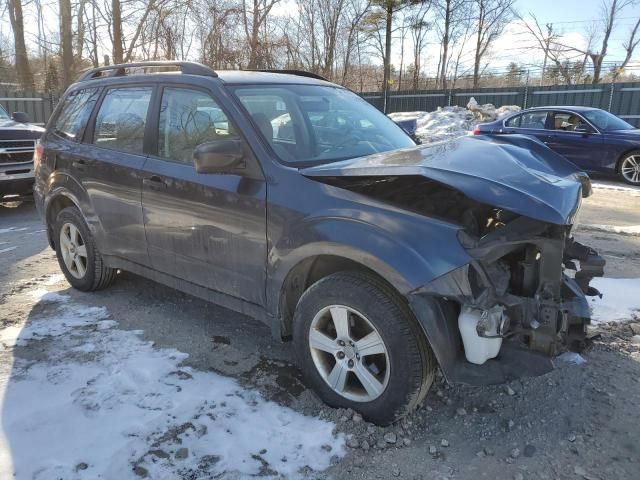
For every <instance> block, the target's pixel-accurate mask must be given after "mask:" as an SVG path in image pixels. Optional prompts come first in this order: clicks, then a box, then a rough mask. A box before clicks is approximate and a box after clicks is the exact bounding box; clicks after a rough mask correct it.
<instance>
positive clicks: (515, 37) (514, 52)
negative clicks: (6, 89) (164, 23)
mask: <svg viewBox="0 0 640 480" xmlns="http://www.w3.org/2000/svg"><path fill="white" fill-rule="evenodd" d="M602 2H603V0H517V1H516V10H517V11H518V12H519V13H520V14H521V15H523V16H527V15H528V14H530V13H531V14H534V15H535V16H536V17H537V18H538V21H539V22H540V24H541V25H545V24H547V23H552V24H553V26H554V30H555V31H557V32H561V33H563V35H564V38H563V40H564V42H563V43H565V44H570V45H575V46H577V47H585V46H586V36H585V31H586V30H588V29H589V27H591V26H592V25H593V24H594V22H597V21H598V19H601V18H602ZM293 3H294V2H293V0H282V1H281V3H280V4H278V5H277V6H276V8H274V10H273V11H272V13H273V14H275V15H296V14H297V9H296V7H295V5H294V4H293ZM52 8H55V4H54V6H53V7H52ZM638 17H640V0H638V4H637V5H635V6H632V7H628V8H627V9H626V10H625V11H624V12H623V13H622V15H621V18H620V19H619V21H618V26H617V27H616V29H615V30H614V33H613V35H612V37H611V39H610V42H609V51H608V55H607V58H606V61H607V62H615V61H621V60H622V59H623V58H624V55H625V52H624V49H623V47H622V43H623V42H624V40H625V39H626V38H627V37H628V33H629V31H630V30H631V28H632V25H633V24H634V18H635V19H637V18H638ZM31 20H32V18H31V17H29V14H28V13H27V25H26V27H27V33H28V35H31V36H34V35H35V29H36V25H35V21H31ZM57 22H58V19H57V16H56V15H53V16H52V17H51V23H50V22H49V21H47V28H49V29H50V30H52V31H55V30H56V29H57V28H58V23H57ZM0 31H1V32H2V33H4V34H8V33H9V29H8V21H7V19H5V18H3V19H2V20H0ZM431 36H432V38H430V39H429V44H428V45H427V47H426V48H425V50H424V52H423V55H422V57H423V58H422V64H423V66H424V67H425V70H426V73H427V75H435V70H436V67H437V63H438V57H439V53H440V52H439V49H440V45H439V40H438V39H437V38H435V34H433V33H432V35H431ZM531 42H532V41H531V39H530V38H529V39H527V38H526V36H525V35H524V34H523V27H522V25H519V24H518V23H517V22H515V21H514V22H511V23H509V24H508V25H507V26H506V28H505V32H504V34H503V35H502V36H501V37H500V38H498V39H497V40H496V41H495V42H494V44H493V46H492V48H491V50H490V53H489V57H488V58H487V60H488V63H489V64H490V66H491V70H493V71H494V72H504V71H506V69H507V66H508V65H509V63H511V62H516V63H517V64H519V65H520V66H521V67H523V68H530V69H531V70H532V74H533V75H535V73H534V72H535V70H536V68H537V69H538V70H539V69H540V67H541V65H542V63H543V54H542V52H541V51H540V50H539V49H532V48H527V47H528V46H529V45H532V43H531ZM411 48H412V46H411V41H410V35H407V40H406V41H405V52H411ZM454 54H455V52H454ZM461 59H462V60H461V63H462V66H461V68H460V69H459V73H461V74H468V73H470V71H471V70H472V65H473V49H472V47H471V42H469V43H468V44H467V46H466V47H465V49H464V50H463V56H462V57H461ZM371 61H372V62H374V63H381V61H380V60H379V59H376V58H372V59H371ZM392 63H393V64H394V65H396V66H399V65H400V40H399V39H398V38H395V39H394V44H393V50H392ZM408 63H410V60H408V59H407V58H406V57H405V62H404V64H405V65H407V64H408ZM629 67H630V68H629V69H628V70H629V71H631V70H633V71H634V72H636V73H638V74H640V48H637V51H636V53H635V54H634V58H633V59H632V62H630V64H629ZM605 68H606V69H608V66H607V67H605Z"/></svg>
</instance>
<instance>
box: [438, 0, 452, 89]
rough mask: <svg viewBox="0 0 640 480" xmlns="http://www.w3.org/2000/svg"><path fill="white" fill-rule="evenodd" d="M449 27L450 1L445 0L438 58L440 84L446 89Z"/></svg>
mask: <svg viewBox="0 0 640 480" xmlns="http://www.w3.org/2000/svg"><path fill="white" fill-rule="evenodd" d="M450 28H451V2H450V1H449V0H447V2H446V6H445V14H444V34H443V35H442V58H441V59H440V86H441V88H442V89H443V90H446V89H447V64H448V62H447V60H448V57H449V31H450Z"/></svg>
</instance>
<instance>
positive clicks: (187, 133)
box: [158, 88, 236, 164]
mask: <svg viewBox="0 0 640 480" xmlns="http://www.w3.org/2000/svg"><path fill="white" fill-rule="evenodd" d="M158 129H159V132H158V156H160V157H162V158H165V159H167V160H173V161H176V162H181V163H188V164H192V163H193V150H194V149H195V148H196V147H197V146H198V145H200V144H202V143H205V142H215V141H218V140H230V139H232V138H236V134H235V132H234V129H233V126H232V124H231V122H230V121H229V119H228V118H227V116H226V115H225V113H224V112H223V111H222V110H221V109H220V107H219V106H218V104H217V103H216V102H215V101H214V100H213V98H211V97H210V96H209V95H207V94H206V93H202V92H199V91H196V90H189V89H184V88H165V89H164V92H163V94H162V104H161V105H160V118H159V124H158Z"/></svg>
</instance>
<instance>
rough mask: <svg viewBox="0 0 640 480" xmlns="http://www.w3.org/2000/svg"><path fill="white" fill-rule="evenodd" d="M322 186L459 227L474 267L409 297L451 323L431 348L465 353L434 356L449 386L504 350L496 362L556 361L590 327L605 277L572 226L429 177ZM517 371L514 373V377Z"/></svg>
mask: <svg viewBox="0 0 640 480" xmlns="http://www.w3.org/2000/svg"><path fill="white" fill-rule="evenodd" d="M324 181H325V182H326V183H331V184H333V185H335V186H339V187H341V188H346V189H348V190H351V191H355V192H358V193H361V194H364V195H366V196H368V197H370V198H374V199H376V200H379V201H383V202H385V203H389V204H392V205H394V206H397V207H400V208H403V209H406V210H410V211H413V212H415V213H419V214H422V215H425V216H429V217H432V218H435V219H439V220H443V221H446V222H450V223H454V224H456V225H459V226H460V227H461V229H460V231H459V235H458V240H459V241H460V243H461V245H462V246H463V247H464V249H465V250H466V251H467V252H468V254H469V255H470V257H472V258H473V261H472V262H470V263H468V264H467V265H465V266H463V267H461V268H458V269H456V270H454V271H452V272H450V273H448V274H446V275H443V276H442V277H440V278H437V279H436V280H435V281H433V282H431V283H429V284H428V285H425V286H424V287H422V288H420V289H419V290H417V291H416V292H413V295H412V297H413V299H414V301H415V302H417V303H420V298H423V299H424V298H429V297H430V298H432V299H437V300H438V301H439V302H441V303H442V304H444V305H441V307H440V308H443V310H444V311H445V313H446V314H447V318H448V322H449V323H450V325H446V326H441V328H440V331H439V332H438V333H437V335H436V334H434V333H433V332H431V333H430V332H427V336H428V337H434V336H437V337H439V338H438V339H435V338H430V341H431V343H432V344H434V343H438V344H442V343H443V342H445V343H448V346H447V347H444V348H457V349H458V350H462V351H464V355H465V356H464V357H461V356H460V355H458V354H455V355H452V354H451V352H441V354H440V355H438V352H437V351H436V355H437V356H438V357H439V358H438V359H439V361H440V363H441V367H442V368H443V371H445V375H446V376H447V377H448V378H449V379H454V380H460V381H464V382H467V383H474V381H473V378H472V377H478V376H479V375H480V373H479V372H475V371H474V369H473V368H469V365H467V366H466V367H464V368H460V365H457V366H456V365H455V364H456V363H460V361H461V358H462V361H464V360H465V359H466V362H468V363H470V364H473V365H472V367H477V368H483V367H480V366H481V365H482V366H483V365H484V364H485V363H486V362H487V361H489V360H490V359H493V358H495V357H498V356H499V354H500V352H501V351H502V355H500V357H502V359H503V360H505V359H506V358H510V359H509V361H510V362H511V361H512V358H513V355H514V352H516V353H515V355H516V356H517V352H518V351H520V352H522V351H527V352H531V353H534V352H535V353H539V354H543V355H544V356H546V357H550V356H555V355H558V354H559V353H560V352H561V351H562V350H563V349H566V348H574V349H577V348H580V347H581V345H582V344H583V342H584V339H585V335H586V325H587V324H588V323H589V321H590V311H589V306H588V303H587V300H586V298H585V295H598V294H599V292H598V291H597V290H596V289H594V288H593V287H591V286H590V284H589V282H590V281H591V279H592V278H594V277H597V276H602V275H603V273H604V270H603V269H604V264H605V261H604V259H603V258H602V257H600V256H599V255H598V254H597V253H596V252H595V251H594V250H593V249H591V248H589V247H587V246H584V245H582V244H580V243H578V242H576V241H575V240H574V238H573V237H572V236H571V228H572V225H558V224H553V223H547V222H543V221H540V220H536V219H532V218H529V217H526V216H522V215H518V214H516V213H513V212H510V211H507V210H505V209H500V208H495V207H492V206H490V205H485V204H482V203H479V202H476V201H474V200H472V199H470V198H468V197H467V196H466V195H464V194H463V193H461V192H459V191H458V190H456V189H453V188H451V187H449V186H447V185H444V184H442V183H439V182H437V181H434V180H430V179H428V178H424V177H417V176H398V177H391V176H376V177H358V178H354V177H349V178H332V179H324ZM577 206H579V204H578V205H577ZM414 308H420V306H419V305H416V306H415V307H414ZM423 308H424V305H423ZM439 348H443V347H441V346H439V345H435V346H434V350H438V349H439ZM507 350H509V352H510V353H507ZM533 358H534V357H526V358H525V357H522V358H521V362H522V363H524V364H526V363H531V362H530V360H533ZM497 361H498V360H492V361H491V362H492V363H496V362H497ZM505 361H506V360H505ZM491 362H490V363H491ZM503 370H504V369H503ZM510 370H514V368H511V369H510ZM525 370H526V368H525ZM520 373H522V372H518V373H515V372H513V371H512V372H511V373H509V375H508V376H519V374H520ZM526 373H527V372H524V374H525V375H526ZM534 374H535V373H534ZM489 377H490V378H491V375H489ZM470 379H471V380H470ZM476 379H477V378H476ZM481 383H485V381H482V382H481ZM486 383H492V381H491V380H488V382H486Z"/></svg>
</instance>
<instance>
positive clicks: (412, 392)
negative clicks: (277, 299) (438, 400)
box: [293, 272, 436, 425]
mask: <svg viewBox="0 0 640 480" xmlns="http://www.w3.org/2000/svg"><path fill="white" fill-rule="evenodd" d="M342 309H344V310H346V314H345V313H344V312H343V311H342ZM334 315H335V317H336V318H345V319H346V320H343V321H340V322H339V323H344V324H345V325H348V327H347V332H348V336H345V335H344V332H345V330H344V329H342V333H343V335H340V334H339V333H338V327H336V325H338V323H335V320H334ZM363 320H364V322H363ZM332 325H333V327H332ZM369 328H371V329H372V330H370V329H369ZM332 332H333V335H332ZM319 333H320V334H322V335H324V336H323V337H319V336H318V334H319ZM376 334H377V335H378V337H379V338H380V339H381V340H382V345H383V346H382V347H380V345H379V343H376V344H375V347H373V348H375V350H374V349H372V348H371V345H372V342H371V341H370V342H369V344H368V345H367V344H366V343H364V342H362V341H361V340H362V338H363V337H367V339H376V338H378V337H376ZM293 336H294V347H295V350H296V355H297V359H298V364H299V366H300V368H301V369H302V372H303V375H304V377H305V380H306V382H307V384H308V385H309V386H310V387H311V388H313V389H314V390H315V392H316V393H317V394H318V395H319V396H320V398H321V399H322V400H323V401H324V402H325V403H327V404H328V405H330V406H332V407H340V408H351V409H353V410H355V411H357V412H360V413H361V414H362V416H363V417H364V418H366V419H367V420H369V421H371V422H374V423H376V424H379V425H388V424H390V423H393V422H395V421H396V420H398V419H400V418H401V417H402V416H404V415H406V414H407V413H408V412H410V411H411V410H413V409H414V408H415V407H416V406H417V405H418V403H420V402H421V401H422V400H423V399H424V397H425V395H426V394H427V391H428V390H429V388H430V387H431V384H432V383H433V380H434V377H435V371H436V361H435V358H434V356H433V353H432V351H431V348H430V347H429V345H428V344H427V341H426V338H425V336H424V334H423V332H422V330H421V328H420V326H419V325H418V323H417V321H416V319H415V318H414V316H413V313H412V312H411V310H410V309H409V307H408V305H407V303H406V302H405V301H404V299H403V298H402V297H401V296H400V295H399V294H398V293H397V292H395V291H394V290H393V289H392V288H391V287H390V286H389V285H387V284H386V283H385V282H383V281H382V280H380V279H379V278H377V277H375V276H374V275H372V274H367V273H359V272H340V273H334V274H332V275H329V276H327V277H325V278H323V279H321V280H319V281H318V282H316V283H315V284H313V285H312V286H311V287H310V288H309V289H308V290H307V291H306V292H305V293H304V294H303V295H302V297H301V298H300V301H299V302H298V306H297V308H296V312H295V315H294V325H293ZM311 337H312V338H311ZM310 338H311V342H310ZM340 338H351V340H352V341H353V343H352V345H353V347H351V348H350V346H349V345H348V344H347V343H345V344H344V346H340V345H339V344H338V343H339V342H340ZM326 340H329V341H330V342H334V343H333V344H332V343H329V344H326V343H324V342H325V341H326ZM376 341H377V340H376ZM312 345H313V346H314V347H317V346H318V345H320V348H314V347H312ZM365 345H367V349H368V351H370V352H379V351H381V350H382V349H384V350H385V352H384V353H370V354H368V353H364V352H365V351H366V350H365V349H364V348H360V347H363V346H365ZM333 348H335V349H336V351H335V352H334V351H333V350H331V349H333ZM323 349H327V350H331V351H325V350H323ZM341 349H342V350H341ZM354 352H355V357H354ZM360 354H362V355H360ZM383 359H384V361H383ZM345 361H347V363H346V364H345ZM340 362H342V363H340ZM348 362H351V363H348ZM345 365H346V366H345ZM336 369H337V370H338V371H339V372H344V370H345V369H346V370H347V373H346V374H345V376H341V375H340V374H336V375H334V374H335V372H336ZM363 369H366V371H365V370H363ZM367 371H368V373H369V374H372V375H374V379H375V380H377V381H378V383H375V382H371V381H370V380H369V378H370V377H369V375H368V374H367V373H366V372H367ZM344 378H346V380H343V379H344ZM360 378H363V379H364V380H366V382H361V381H360ZM336 379H337V381H335V380H336ZM334 381H335V382H334ZM330 382H334V383H335V384H336V385H339V386H338V387H337V389H336V388H334V387H332V386H331V385H330ZM365 383H368V386H369V387H371V388H370V389H368V388H365Z"/></svg>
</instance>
